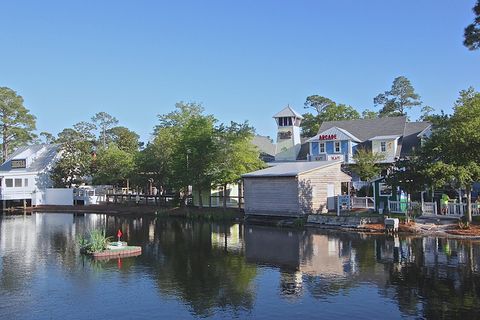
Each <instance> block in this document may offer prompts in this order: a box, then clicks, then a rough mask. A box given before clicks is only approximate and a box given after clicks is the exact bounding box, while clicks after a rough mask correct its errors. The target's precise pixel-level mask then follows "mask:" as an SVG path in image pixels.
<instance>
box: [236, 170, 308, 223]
mask: <svg viewBox="0 0 480 320" xmlns="http://www.w3.org/2000/svg"><path fill="white" fill-rule="evenodd" d="M243 181H244V183H245V184H244V190H245V193H244V197H245V198H244V200H245V213H246V214H269V215H298V214H299V206H298V183H297V179H296V178H295V177H260V178H244V179H243Z"/></svg>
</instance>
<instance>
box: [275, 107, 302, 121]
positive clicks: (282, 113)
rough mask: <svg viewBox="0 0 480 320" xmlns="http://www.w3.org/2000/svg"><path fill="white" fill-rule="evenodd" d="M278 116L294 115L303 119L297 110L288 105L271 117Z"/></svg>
mask: <svg viewBox="0 0 480 320" xmlns="http://www.w3.org/2000/svg"><path fill="white" fill-rule="evenodd" d="M280 117H296V118H298V119H303V117H302V115H301V114H300V113H298V112H297V111H295V110H293V109H292V108H291V107H290V106H286V107H285V108H283V110H282V111H280V112H279V113H277V114H275V115H274V116H273V118H280Z"/></svg>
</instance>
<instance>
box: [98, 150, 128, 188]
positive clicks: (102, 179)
mask: <svg viewBox="0 0 480 320" xmlns="http://www.w3.org/2000/svg"><path fill="white" fill-rule="evenodd" d="M95 162H96V167H97V171H96V173H95V174H94V176H93V183H94V184H113V185H123V182H124V181H125V180H126V179H128V178H129V177H130V176H131V175H132V172H133V169H134V154H132V153H130V152H128V151H125V150H122V149H120V148H119V147H118V146H117V145H116V144H114V143H111V144H110V145H109V146H108V147H107V148H105V149H103V148H101V149H100V150H98V152H97V156H96V159H95Z"/></svg>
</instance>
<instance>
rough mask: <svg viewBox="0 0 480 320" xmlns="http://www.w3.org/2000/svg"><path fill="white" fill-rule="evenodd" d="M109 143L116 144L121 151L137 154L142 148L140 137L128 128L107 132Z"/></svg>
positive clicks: (114, 128)
mask: <svg viewBox="0 0 480 320" xmlns="http://www.w3.org/2000/svg"><path fill="white" fill-rule="evenodd" d="M106 137H107V143H109V144H110V143H114V144H115V145H116V146H117V147H118V148H119V149H121V150H123V151H126V152H128V153H131V154H133V153H135V152H137V151H138V149H139V148H140V147H141V143H140V141H139V139H140V136H139V135H138V134H137V133H135V132H134V131H132V130H130V129H128V128H126V127H121V126H119V127H113V128H111V129H108V130H107V132H106Z"/></svg>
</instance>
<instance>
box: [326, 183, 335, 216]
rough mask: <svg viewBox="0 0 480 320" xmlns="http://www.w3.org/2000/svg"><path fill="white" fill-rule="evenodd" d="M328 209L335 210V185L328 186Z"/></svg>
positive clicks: (329, 184)
mask: <svg viewBox="0 0 480 320" xmlns="http://www.w3.org/2000/svg"><path fill="white" fill-rule="evenodd" d="M327 208H328V210H335V185H334V184H333V183H328V184H327Z"/></svg>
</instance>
